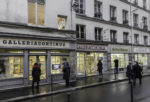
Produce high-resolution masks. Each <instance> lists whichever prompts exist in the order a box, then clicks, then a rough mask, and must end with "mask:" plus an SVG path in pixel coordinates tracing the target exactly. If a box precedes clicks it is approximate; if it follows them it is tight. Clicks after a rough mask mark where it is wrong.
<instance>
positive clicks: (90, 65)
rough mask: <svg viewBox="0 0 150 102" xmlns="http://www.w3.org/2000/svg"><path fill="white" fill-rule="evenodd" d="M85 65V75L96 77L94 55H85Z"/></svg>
mask: <svg viewBox="0 0 150 102" xmlns="http://www.w3.org/2000/svg"><path fill="white" fill-rule="evenodd" d="M85 65H86V73H87V74H88V76H90V75H96V68H95V54H94V53H87V54H86V55H85Z"/></svg>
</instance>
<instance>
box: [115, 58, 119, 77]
mask: <svg viewBox="0 0 150 102" xmlns="http://www.w3.org/2000/svg"><path fill="white" fill-rule="evenodd" d="M118 62H119V60H118V59H115V60H114V63H115V70H114V71H115V74H118Z"/></svg>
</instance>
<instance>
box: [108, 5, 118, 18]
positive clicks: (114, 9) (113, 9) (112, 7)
mask: <svg viewBox="0 0 150 102" xmlns="http://www.w3.org/2000/svg"><path fill="white" fill-rule="evenodd" d="M116 19H117V18H116V7H114V6H110V20H111V21H116Z"/></svg>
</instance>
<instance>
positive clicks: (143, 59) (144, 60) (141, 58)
mask: <svg viewBox="0 0 150 102" xmlns="http://www.w3.org/2000/svg"><path fill="white" fill-rule="evenodd" d="M134 58H135V61H137V62H139V64H140V65H142V66H147V65H148V56H147V54H135V55H134Z"/></svg>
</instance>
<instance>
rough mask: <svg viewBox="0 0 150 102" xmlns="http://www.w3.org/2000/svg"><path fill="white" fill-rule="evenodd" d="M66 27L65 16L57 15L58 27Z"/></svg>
mask: <svg viewBox="0 0 150 102" xmlns="http://www.w3.org/2000/svg"><path fill="white" fill-rule="evenodd" d="M65 28H66V17H61V16H58V29H62V30H64V29H65Z"/></svg>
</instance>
